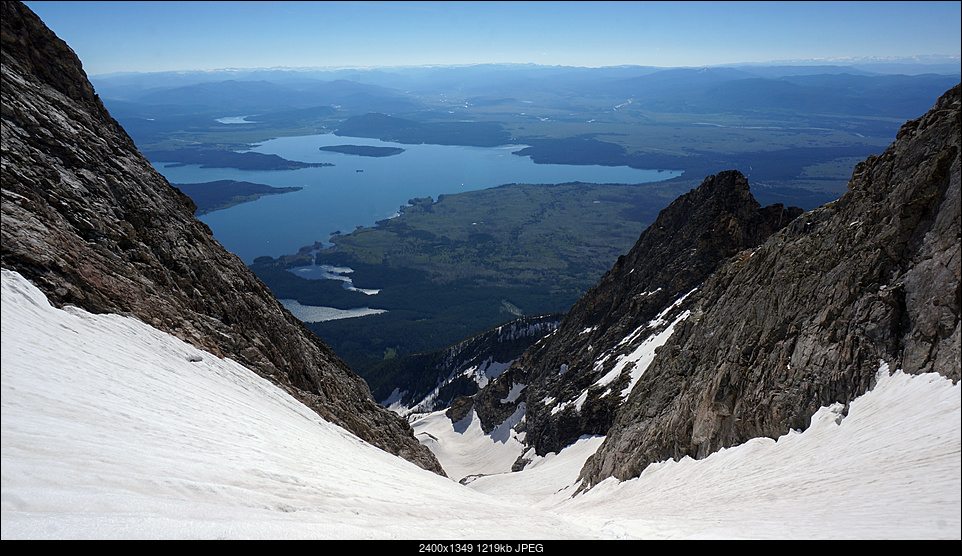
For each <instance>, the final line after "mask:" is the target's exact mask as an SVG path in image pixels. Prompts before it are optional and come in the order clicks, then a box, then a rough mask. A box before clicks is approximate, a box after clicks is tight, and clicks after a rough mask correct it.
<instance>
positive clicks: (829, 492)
mask: <svg viewBox="0 0 962 556" xmlns="http://www.w3.org/2000/svg"><path fill="white" fill-rule="evenodd" d="M0 369H2V379H3V380H2V537H3V538H4V539H15V538H46V539H50V538H254V539H262V538H323V539H334V538H351V539H380V538H406V539H456V540H467V539H563V538H582V539H593V538H739V537H749V538H846V537H850V538H950V539H958V538H960V527H962V523H960V491H962V478H960V444H962V442H960V428H962V426H960V422H962V419H960V387H959V386H958V385H952V384H951V382H949V381H947V380H945V379H943V378H941V377H939V376H937V375H931V374H930V375H922V376H908V375H904V374H902V373H899V372H895V373H891V374H889V373H887V372H885V371H883V372H882V373H880V380H879V384H878V386H877V387H876V388H875V390H873V391H872V392H870V393H868V394H866V395H865V396H863V397H862V398H860V399H858V400H856V401H855V402H853V403H852V404H851V407H850V408H849V411H848V415H847V417H845V418H844V419H842V418H841V415H840V414H839V413H838V412H837V411H835V410H833V409H823V410H822V411H821V412H820V413H819V414H818V415H816V416H815V418H813V425H812V427H810V428H809V429H808V430H806V431H805V432H803V433H792V434H789V435H787V436H785V437H783V438H780V439H779V440H778V441H777V442H776V441H774V440H770V439H759V440H754V441H751V442H749V443H747V444H746V445H743V446H739V447H735V448H731V449H728V450H724V451H722V452H719V453H716V454H714V455H712V456H710V457H709V458H707V459H704V460H700V461H692V460H687V459H686V460H682V461H679V462H666V463H661V464H656V465H653V466H650V467H649V468H648V469H647V470H646V471H645V472H644V474H642V476H641V477H639V478H637V479H634V480H631V481H626V482H623V483H617V482H616V481H613V480H608V481H605V482H602V483H601V484H599V485H597V486H596V487H595V488H593V489H591V490H589V491H587V492H585V493H582V494H579V495H577V496H574V497H572V494H573V492H574V490H575V486H576V485H577V481H578V473H579V471H580V469H581V466H582V464H583V463H584V461H585V459H586V458H587V457H588V456H590V455H591V454H592V453H593V452H594V451H595V450H596V449H597V447H598V446H599V445H600V444H601V442H602V441H603V439H602V438H600V437H593V438H583V439H582V440H581V441H579V442H578V443H576V444H575V445H573V446H571V447H569V448H567V449H565V450H563V451H562V452H561V453H558V454H549V455H548V456H547V457H543V458H541V457H532V459H533V461H532V463H530V464H529V465H528V466H527V467H526V468H525V470H524V471H521V472H515V473H510V472H507V470H506V468H505V466H506V465H507V466H508V467H510V464H511V462H513V461H514V460H515V459H517V457H518V456H519V455H520V452H521V450H522V449H523V446H522V444H521V443H520V441H519V438H518V437H517V436H516V434H515V433H514V432H513V431H512V430H510V427H505V428H502V429H501V430H498V431H496V432H495V433H494V434H492V435H485V434H484V433H483V432H482V431H480V428H479V427H478V426H477V423H476V417H475V416H474V415H473V413H472V414H470V415H469V416H468V417H466V418H465V420H464V421H463V422H459V423H451V422H450V420H449V419H447V418H446V417H445V416H444V414H443V413H437V414H430V415H426V416H422V417H421V419H420V421H418V422H415V423H414V426H415V429H416V431H417V432H418V434H419V436H420V437H422V438H427V436H426V435H431V438H430V440H429V441H428V442H427V443H428V444H429V445H432V448H434V449H435V450H436V453H437V454H438V458H439V460H440V461H441V463H442V465H443V466H445V468H446V470H447V471H448V474H449V478H444V477H440V476H437V475H435V474H433V473H430V472H427V471H424V470H422V469H420V468H418V467H416V466H414V465H413V464H410V463H408V462H406V461H404V460H402V459H399V458H397V457H394V456H391V455H389V454H387V453H385V452H383V451H381V450H378V449H376V448H373V447H371V446H369V445H367V444H365V443H364V442H362V441H360V440H358V439H357V438H356V437H354V436H353V435H351V434H349V433H347V432H345V431H344V430H342V429H340V428H338V427H335V426H333V425H330V424H329V423H326V422H324V421H323V420H321V419H320V418H319V417H318V416H317V415H316V414H314V413H313V412H311V411H309V410H308V409H306V408H305V407H304V406H302V405H300V404H298V403H297V402H296V401H294V400H293V399H292V398H291V397H290V396H288V395H287V394H286V393H285V392H283V391H282V390H280V389H279V388H277V387H275V386H273V385H272V384H270V383H268V382H267V381H265V380H263V379H261V378H259V377H258V376H256V375H255V374H254V373H252V372H250V371H249V370H247V369H245V368H244V367H242V366H241V365H239V364H236V363H234V362H232V361H230V360H222V359H218V358H216V357H214V356H212V355H210V354H208V353H205V352H201V351H199V350H197V349H195V348H193V347H191V346H189V345H186V344H184V343H183V342H181V341H179V340H177V339H175V338H173V337H171V336H169V335H167V334H164V333H161V332H158V331H156V330H155V329H153V328H150V327H148V326H146V325H144V324H142V323H140V322H138V321H136V320H133V319H130V318H125V317H119V316H116V315H91V314H88V313H86V312H84V311H81V310H78V309H74V308H68V309H66V310H58V309H53V308H51V307H50V306H49V304H48V303H47V301H46V299H45V298H44V296H43V295H42V294H41V293H40V292H39V291H38V290H36V288H34V287H33V286H31V285H30V284H29V283H28V282H26V281H25V280H23V279H22V278H21V277H20V276H19V275H17V274H16V273H12V272H8V271H6V270H4V271H3V318H2V365H0ZM519 418H520V414H519V415H516V417H515V419H519ZM511 424H514V421H512V422H511ZM462 473H463V475H462ZM467 475H472V477H471V479H473V480H471V481H470V482H469V481H465V482H466V483H468V484H467V485H462V484H459V483H458V482H457V481H458V479H460V478H462V477H464V476H467Z"/></svg>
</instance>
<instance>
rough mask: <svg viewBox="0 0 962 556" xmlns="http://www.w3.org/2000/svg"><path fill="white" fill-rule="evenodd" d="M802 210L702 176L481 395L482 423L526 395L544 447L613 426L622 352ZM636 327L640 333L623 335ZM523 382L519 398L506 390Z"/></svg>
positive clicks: (738, 179) (741, 181) (534, 442)
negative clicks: (765, 200)
mask: <svg viewBox="0 0 962 556" xmlns="http://www.w3.org/2000/svg"><path fill="white" fill-rule="evenodd" d="M801 213H802V210H801V209H798V208H794V207H793V208H789V209H786V208H784V207H782V206H781V205H772V206H769V207H765V208H762V207H761V206H760V205H759V204H758V203H757V202H756V201H755V199H754V198H753V197H752V195H751V193H750V191H749V187H748V180H746V179H745V177H744V176H743V175H742V174H741V173H739V172H737V171H728V172H722V173H720V174H718V175H716V176H709V177H708V178H706V179H705V180H704V182H703V183H702V184H701V185H700V186H699V187H698V188H696V189H694V190H692V191H691V192H689V193H688V194H686V195H683V196H681V197H679V198H678V199H677V200H675V201H674V202H673V203H671V205H669V206H668V207H667V208H665V209H664V210H662V211H661V213H660V214H659V215H658V218H657V220H656V221H655V222H654V224H652V225H651V226H650V227H649V228H648V229H646V230H645V231H644V232H643V233H642V234H641V236H640V237H639V239H638V241H637V243H636V244H635V246H634V247H633V248H632V249H631V251H630V252H629V253H628V254H627V255H624V256H622V257H620V258H619V259H618V261H617V262H616V263H615V265H614V267H613V268H612V269H611V270H610V271H608V272H607V273H606V274H605V275H604V277H602V279H601V280H600V282H599V283H598V284H597V285H596V286H595V287H593V288H592V289H591V290H589V291H588V292H587V293H586V294H585V296H584V297H582V298H581V300H579V301H578V302H577V303H576V304H575V305H574V306H573V307H572V308H571V310H570V311H569V312H568V314H567V315H566V316H565V318H564V320H563V321H562V323H561V325H560V327H559V329H558V330H556V331H555V332H554V333H553V334H551V335H550V336H548V337H546V338H544V339H543V340H542V341H540V342H539V343H538V344H536V345H535V346H533V347H532V348H531V349H529V350H528V351H527V352H526V353H525V355H524V357H522V358H521V359H520V360H519V361H518V362H517V363H515V364H514V365H513V366H512V367H511V368H509V369H508V370H507V371H505V372H504V373H503V374H502V375H501V376H500V377H499V378H498V380H496V381H494V382H493V383H491V384H489V385H488V387H486V388H485V389H484V390H482V391H481V392H480V393H479V394H478V395H477V396H476V400H475V409H476V410H477V412H478V415H479V417H480V419H481V421H482V426H483V428H484V429H485V430H486V431H489V430H491V429H493V428H494V427H495V426H497V425H498V424H500V423H501V422H503V421H504V419H505V418H507V417H508V416H510V415H511V414H513V413H514V411H515V410H516V409H517V406H518V405H519V404H521V403H525V404H526V413H525V418H524V424H523V427H524V431H525V434H526V438H525V441H526V444H528V445H529V446H531V447H534V448H535V451H536V453H538V454H539V455H544V454H546V453H548V452H556V451H558V450H560V449H561V448H564V447H565V446H567V445H569V444H571V443H572V442H574V441H576V440H577V439H578V438H579V437H580V436H582V435H585V434H592V435H597V434H605V433H607V431H608V429H609V427H610V426H611V424H612V422H613V421H614V419H615V415H616V412H617V410H618V408H619V406H620V405H621V402H622V401H623V398H622V395H621V393H620V392H621V391H622V390H624V389H625V388H627V387H628V385H629V384H630V381H631V371H632V366H627V365H622V366H620V367H618V368H616V366H617V365H619V356H624V355H627V354H629V353H631V352H633V351H634V350H636V349H637V348H638V347H639V345H640V343H641V342H642V341H643V340H644V339H645V337H646V336H647V335H649V334H651V333H656V332H657V331H660V330H663V329H664V327H665V326H667V325H668V324H669V323H670V322H671V320H672V319H673V318H674V317H675V316H677V315H678V314H681V313H682V312H683V311H684V310H685V309H686V307H687V305H686V304H684V303H680V304H678V305H677V306H674V307H672V305H673V303H675V301H676V300H679V298H681V297H683V296H684V295H685V294H687V293H688V292H690V291H692V290H693V289H694V288H696V287H698V286H699V285H700V284H701V283H702V282H703V281H704V280H706V279H707V278H708V276H709V275H710V274H711V273H712V272H713V271H714V270H715V269H717V268H718V266H719V265H720V264H721V263H722V262H723V261H725V260H726V259H728V258H730V257H732V256H733V255H735V254H736V253H738V252H740V251H742V250H744V249H747V248H750V247H753V246H756V245H758V244H760V243H761V242H762V241H764V240H765V239H766V238H767V237H768V236H770V235H771V234H772V233H773V232H775V231H777V230H779V229H781V228H782V227H784V226H785V225H787V224H788V223H789V222H791V221H792V219H793V218H795V217H797V216H798V215H800V214H801ZM666 308H670V311H668V312H665V309H666ZM643 330H645V331H647V334H641V333H640V332H641V331H643ZM635 331H639V333H638V334H636V335H635V340H636V341H634V340H633V341H627V342H625V341H623V340H624V339H625V338H626V337H628V336H631V335H632V333H633V332H635ZM609 373H610V374H609ZM605 377H607V378H605ZM522 386H523V387H524V389H523V390H522V392H523V395H522V396H520V397H511V398H508V393H509V392H510V391H511V390H512V389H515V390H517V389H518V388H521V387H522ZM509 399H510V400H513V401H505V400H509Z"/></svg>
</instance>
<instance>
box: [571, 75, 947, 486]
mask: <svg viewBox="0 0 962 556" xmlns="http://www.w3.org/2000/svg"><path fill="white" fill-rule="evenodd" d="M960 121H962V117H960V87H959V86H956V87H954V88H952V89H951V90H949V91H948V92H946V93H945V94H944V95H943V96H942V97H941V98H939V99H938V102H937V103H936V104H935V106H934V107H933V108H932V109H931V110H930V111H929V112H928V113H927V114H925V115H924V116H922V117H920V118H918V119H916V120H912V121H909V122H907V123H906V124H905V125H904V126H903V127H902V128H901V130H900V131H899V133H898V136H897V138H896V140H895V142H894V143H893V144H892V145H891V146H890V147H889V148H888V149H886V150H885V152H884V153H883V154H881V155H876V156H871V157H869V158H868V159H867V160H865V161H864V162H861V163H859V164H858V165H857V166H856V167H855V169H854V172H853V174H852V179H851V181H850V182H849V186H848V189H849V191H848V192H846V193H845V194H844V195H843V196H842V197H841V198H840V199H839V200H837V201H835V202H833V203H829V204H827V205H825V206H822V207H820V208H818V209H816V210H813V211H811V212H809V213H806V214H804V215H802V216H801V217H799V218H798V219H796V220H795V221H794V222H792V223H791V224H790V225H789V226H788V227H787V228H785V229H784V230H783V231H781V232H779V233H776V234H775V235H773V236H772V237H771V238H769V239H768V241H766V242H765V243H763V244H762V245H760V246H759V247H758V248H756V249H753V250H750V251H748V252H745V253H743V254H742V255H741V256H738V257H735V258H733V259H730V260H729V261H727V262H726V263H725V265H724V266H723V267H722V268H720V269H719V270H718V271H717V272H715V273H714V274H713V275H712V276H711V277H710V278H709V279H708V280H707V281H706V282H705V283H704V285H703V286H701V287H700V288H699V290H698V294H697V296H696V303H695V305H693V306H692V309H691V311H692V317H691V318H689V319H687V320H686V321H685V322H684V323H682V324H681V325H680V326H679V329H678V330H677V332H676V333H675V334H674V335H673V336H672V337H671V339H670V340H669V341H668V342H667V343H666V344H665V346H664V347H663V348H662V349H661V350H660V351H659V352H658V353H657V355H656V356H655V357H654V360H653V361H652V362H651V365H650V366H649V367H648V369H647V370H646V371H645V373H644V375H643V376H642V377H641V379H640V380H639V381H638V383H637V385H636V386H635V388H634V389H632V391H631V394H630V396H629V397H628V399H627V400H626V401H625V403H624V405H623V406H622V407H621V408H620V409H619V411H618V414H617V418H616V419H615V422H614V423H613V424H612V427H611V429H610V430H609V431H608V434H607V437H606V439H605V441H604V443H603V444H602V446H601V447H600V448H599V450H598V451H597V453H596V454H594V455H593V456H592V457H591V458H589V459H588V461H587V462H586V464H585V467H584V469H583V470H582V473H581V481H582V488H587V487H590V486H592V485H595V484H597V483H598V482H600V481H602V480H604V479H605V478H607V477H616V478H618V479H628V478H632V477H636V476H638V475H639V474H640V473H641V471H642V470H644V468H645V467H646V466H647V465H648V464H649V463H652V462H655V461H662V460H665V459H669V458H674V459H680V458H682V457H685V456H689V457H692V458H702V457H705V456H707V455H708V454H710V453H712V452H715V451H717V450H719V449H721V448H724V447H728V446H733V445H737V444H740V443H743V442H745V441H747V440H749V439H750V438H754V437H770V438H777V437H779V436H781V435H784V434H786V433H788V432H789V430H790V429H795V430H804V429H805V428H807V427H808V424H809V420H810V418H811V416H812V415H813V414H814V413H815V411H817V410H818V409H819V408H820V407H827V406H831V405H833V404H836V403H837V404H843V405H844V406H847V404H848V403H850V402H851V401H852V400H853V399H854V398H856V397H858V396H859V395H861V394H863V393H865V392H866V391H867V390H869V389H870V388H871V387H872V386H873V385H874V383H875V381H876V377H877V373H878V372H879V369H880V367H881V365H882V364H883V363H884V364H887V365H888V367H889V368H891V369H901V370H902V371H903V372H905V373H910V374H915V373H923V372H937V373H939V374H941V375H943V376H945V377H947V378H950V379H951V380H953V381H956V382H957V381H958V380H959V374H960V363H962V361H960V319H959V316H960V304H962V303H960V298H962V293H960V283H962V279H960V278H962V276H960V274H962V271H960V199H962V195H960V134H962V125H960ZM843 415H844V410H842V412H841V413H840V417H839V418H842V416H843Z"/></svg>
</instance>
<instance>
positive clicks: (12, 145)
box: [0, 2, 443, 473]
mask: <svg viewBox="0 0 962 556" xmlns="http://www.w3.org/2000/svg"><path fill="white" fill-rule="evenodd" d="M0 8H2V18H0V19H2V27H0V37H2V79H3V81H2V100H3V112H2V116H3V127H2V150H3V158H2V172H3V173H2V265H3V267H4V268H7V269H11V270H16V271H17V272H19V273H20V274H22V275H23V276H25V277H27V278H28V279H29V280H30V281H31V282H33V283H34V284H35V285H37V286H38V287H39V288H40V289H41V290H42V291H44V293H45V294H46V295H47V296H48V298H49V299H50V301H51V303H52V304H54V305H56V306H63V305H65V304H73V305H77V306H80V307H83V308H84V309H86V310H88V311H91V312H95V313H117V314H121V315H127V316H132V317H136V318H138V319H140V320H142V321H143V322H145V323H147V324H150V325H152V326H154V327H156V328H158V329H160V330H164V331H166V332H170V333H171V334H173V335H175V336H177V337H179V338H181V339H183V340H185V341H187V342H189V343H191V344H193V345H195V346H197V347H199V348H202V349H205V350H207V351H210V352H212V353H214V354H215V355H217V356H221V357H230V358H233V359H235V360H237V361H239V362H241V363H243V364H244V365H246V366H248V367H249V368H251V369H252V370H254V371H255V372H257V373H259V374H260V375H262V376H264V377H266V378H268V379H270V380H272V381H274V382H275V383H276V384H278V385H280V386H282V387H284V388H286V389H287V390H288V391H289V392H291V394H292V395H294V396H296V397H297V398H299V399H300V400H302V401H303V402H304V403H305V404H307V405H308V406H310V407H311V408H313V409H314V410H315V411H316V412H317V413H318V414H320V415H321V416H322V417H324V418H325V419H328V420H329V421H331V422H333V423H335V424H337V425H340V426H342V427H344V428H346V429H347V430H350V431H351V432H353V433H355V434H356V435H358V436H359V437H361V438H362V439H364V440H366V441H368V442H370V443H372V444H374V445H376V446H378V447H380V448H382V449H384V450H386V451H388V452H390V453H393V454H396V455H400V456H402V457H404V458H406V459H408V460H410V461H412V462H414V463H416V464H418V465H420V466H421V467H423V468H425V469H430V470H432V471H435V472H438V473H443V471H442V470H441V468H440V465H439V464H438V462H437V460H436V459H435V458H434V456H433V454H431V452H430V451H429V450H428V449H427V448H425V447H424V446H422V445H420V444H419V443H418V442H417V440H416V439H415V438H414V436H413V433H412V431H411V429H410V426H409V425H408V424H407V422H406V421H404V420H402V419H400V418H398V417H397V416H396V415H394V414H393V413H392V412H390V411H387V410H386V409H385V408H383V407H381V406H380V405H378V404H377V403H376V402H375V401H374V399H373V397H372V396H371V393H370V391H369V389H368V388H367V385H366V384H365V383H364V381H363V380H361V379H360V378H358V377H357V376H356V375H354V374H353V373H352V372H351V371H350V370H349V369H348V368H347V367H346V366H345V365H344V363H343V362H341V361H340V359H338V358H337V357H336V356H335V354H334V353H333V352H332V351H331V350H330V349H329V348H328V347H327V346H326V345H325V344H324V343H323V342H321V341H320V340H319V339H318V338H317V337H316V336H315V335H314V334H313V333H312V332H310V330H308V329H307V328H306V327H305V326H304V325H303V324H302V323H301V322H300V321H298V320H297V319H296V318H294V317H293V316H292V315H291V314H290V313H289V312H288V311H287V310H286V309H284V308H283V307H282V306H281V305H280V303H279V302H278V301H277V300H276V299H275V298H274V296H273V295H272V294H271V293H270V291H269V290H268V289H267V287H266V286H264V285H263V284H262V283H261V282H260V281H259V280H258V279H257V278H256V277H255V276H254V274H253V273H252V272H250V270H249V269H248V268H247V267H246V266H245V265H244V264H243V262H242V261H241V260H240V258H238V257H237V256H235V255H233V254H232V253H229V252H228V251H226V250H225V249H224V248H223V247H222V246H221V245H220V244H219V243H218V242H217V241H215V240H214V238H213V236H212V234H211V232H210V229H208V228H207V226H205V225H204V224H203V223H201V222H200V221H198V220H196V219H195V218H194V217H193V212H194V209H195V206H194V204H193V202H191V201H190V199H189V198H188V197H187V196H185V195H183V194H181V193H180V192H179V191H178V190H176V189H175V188H173V187H171V186H170V185H169V184H168V183H167V181H166V180H165V179H164V178H163V176H161V175H160V174H158V173H157V172H156V171H155V170H154V169H153V167H151V165H150V163H149V162H148V161H147V159H146V158H144V157H143V156H142V155H141V154H140V153H139V152H138V151H137V148H136V147H135V145H134V144H133V142H132V141H131V139H130V137H129V136H128V135H127V134H126V133H125V132H124V130H123V129H122V128H121V127H120V125H118V124H117V122H116V121H115V120H114V119H113V118H111V117H110V115H109V114H108V113H107V111H106V110H105V109H104V106H103V104H102V103H101V102H100V99H99V98H98V97H97V95H96V94H95V92H94V89H93V87H92V86H91V84H90V82H89V81H88V80H87V77H86V74H85V73H84V71H83V68H82V66H81V63H80V60H79V59H78V58H77V56H76V55H75V54H74V52H73V51H72V50H71V49H70V48H69V47H68V46H67V45H66V44H65V43H64V42H63V41H62V40H60V39H59V38H57V37H56V36H55V35H54V34H53V33H52V32H51V31H50V30H49V29H48V28H47V27H46V26H45V25H44V24H43V22H42V21H40V19H39V18H37V17H36V15H35V14H33V12H31V11H30V10H29V9H28V8H26V7H25V6H24V5H23V4H21V3H19V2H3V3H2V7H0Z"/></svg>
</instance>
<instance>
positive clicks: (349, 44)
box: [25, 1, 962, 75]
mask: <svg viewBox="0 0 962 556" xmlns="http://www.w3.org/2000/svg"><path fill="white" fill-rule="evenodd" d="M25 3H26V4H27V6H29V7H30V8H31V9H32V10H33V11H34V12H36V13H37V15H39V16H40V17H41V19H43V20H44V22H45V23H46V24H47V26H48V27H50V28H51V29H52V30H53V31H54V32H56V33H57V34H58V35H59V36H60V38H62V39H64V40H65V41H66V42H67V43H68V44H69V45H70V46H71V47H72V48H73V49H74V51H76V52H77V54H78V56H80V59H81V61H82V62H83V64H84V69H85V70H86V72H87V74H88V75H100V74H105V73H111V72H117V71H142V72H149V71H167V70H193V69H218V68H228V67H234V68H256V67H279V66H286V67H354V66H361V67H372V66H396V65H424V64H474V63H485V62H514V63H537V64H549V65H572V66H588V67H598V66H611V65H622V64H636V65H646V66H663V67H675V66H707V65H718V64H733V63H740V62H767V61H774V60H796V59H810V58H819V59H821V58H846V57H893V56H915V55H933V54H935V55H953V56H959V55H960V44H962V32H960V29H962V25H960V23H959V21H960V18H962V9H960V8H962V2H958V1H954V2H754V1H752V2H601V1H593V2H567V1H561V2H440V1H436V2H364V1H362V2H275V1H268V2H227V1H219V2H198V1H191V2H116V1H110V2H77V1H69V2H33V1H30V2H25Z"/></svg>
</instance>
